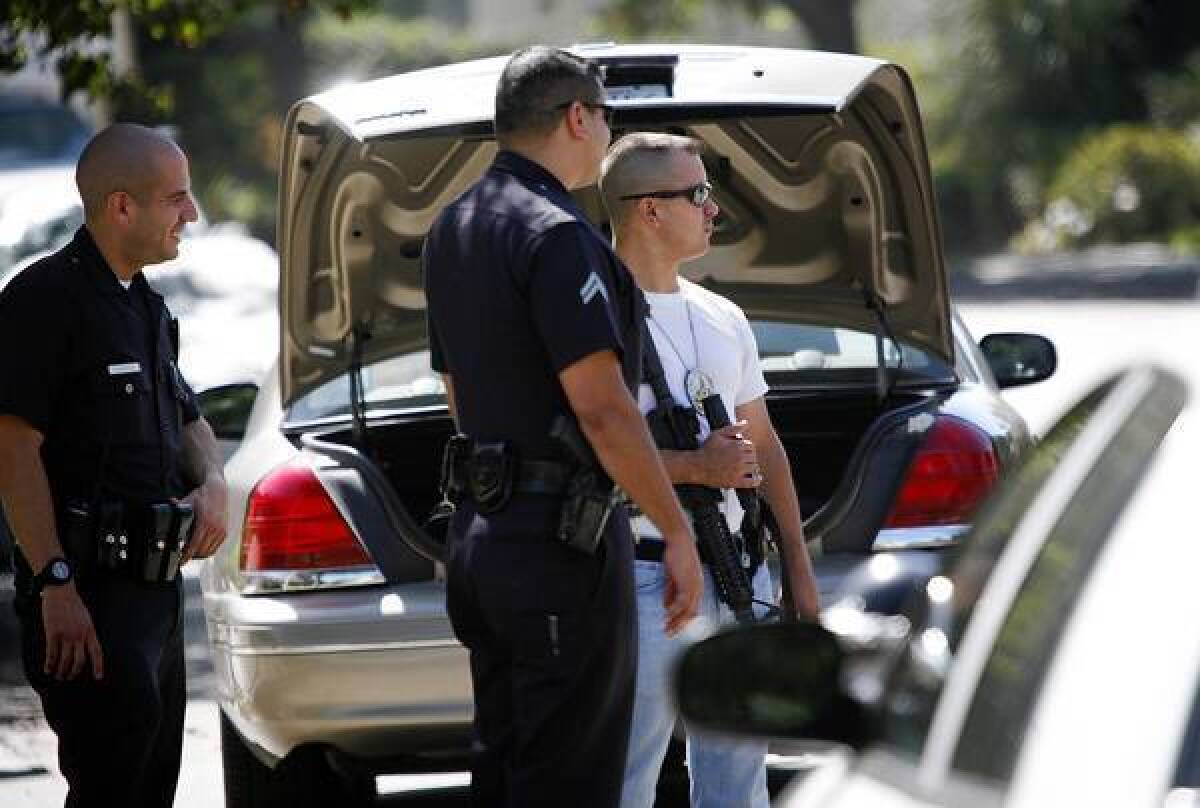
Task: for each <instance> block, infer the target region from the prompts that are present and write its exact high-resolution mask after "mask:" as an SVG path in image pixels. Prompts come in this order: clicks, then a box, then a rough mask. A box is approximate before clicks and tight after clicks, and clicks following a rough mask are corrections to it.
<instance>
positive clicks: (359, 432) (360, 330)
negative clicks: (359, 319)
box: [348, 323, 371, 457]
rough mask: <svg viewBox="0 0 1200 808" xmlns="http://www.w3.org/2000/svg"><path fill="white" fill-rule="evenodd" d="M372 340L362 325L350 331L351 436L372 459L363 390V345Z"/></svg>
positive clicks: (358, 324) (357, 324)
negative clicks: (368, 441)
mask: <svg viewBox="0 0 1200 808" xmlns="http://www.w3.org/2000/svg"><path fill="white" fill-rule="evenodd" d="M369 339H371V332H370V331H368V330H367V327H366V326H365V325H363V324H362V323H356V324H355V325H354V327H353V328H352V329H351V330H350V368H349V373H348V375H349V378H350V422H351V427H350V434H351V435H353V436H354V445H355V446H357V447H358V448H359V449H360V450H362V452H363V453H364V454H366V455H367V456H368V457H371V447H370V445H369V444H368V443H367V418H366V415H365V412H366V392H365V391H364V390H363V380H362V355H363V345H364V344H365V343H366V342H367V341H368V340H369Z"/></svg>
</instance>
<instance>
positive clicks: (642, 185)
mask: <svg viewBox="0 0 1200 808" xmlns="http://www.w3.org/2000/svg"><path fill="white" fill-rule="evenodd" d="M677 153H680V154H693V155H696V156H697V157H698V156H700V155H702V154H703V153H704V143H703V142H701V141H699V140H697V139H696V138H693V137H686V136H684V135H672V134H668V133H666V132H633V133H631V134H628V135H625V136H624V137H622V138H621V139H620V140H618V141H617V142H616V143H614V144H613V146H612V148H611V149H609V150H608V154H607V155H606V156H605V158H604V163H603V164H602V165H601V167H600V193H601V194H602V195H603V196H604V206H605V207H606V208H607V209H608V215H609V218H610V219H612V222H613V224H620V223H621V222H622V221H623V220H624V218H625V210H626V206H628V205H629V204H630V203H631V202H632V201H633V200H624V199H622V198H621V197H623V196H629V195H630V194H640V193H647V192H650V191H655V190H661V185H662V182H663V180H664V179H666V175H667V174H668V173H669V172H670V170H671V158H672V157H673V156H674V155H675V154H677Z"/></svg>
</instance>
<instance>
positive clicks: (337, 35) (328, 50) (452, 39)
mask: <svg viewBox="0 0 1200 808" xmlns="http://www.w3.org/2000/svg"><path fill="white" fill-rule="evenodd" d="M304 36H305V40H306V41H307V42H308V43H309V46H310V53H311V58H312V71H313V73H314V75H322V76H326V77H328V80H337V79H352V80H355V81H361V80H365V79H371V78H379V77H382V76H390V75H392V74H395V73H403V72H407V71H410V70H419V69H421V68H425V67H433V66H434V65H441V64H448V63H451V62H457V61H462V60H464V59H475V58H479V57H483V56H495V55H498V54H501V53H508V52H510V51H511V50H513V49H514V48H515V47H517V45H523V44H525V43H512V44H511V45H509V44H504V43H480V42H477V41H475V40H474V39H472V38H470V37H469V36H467V35H466V34H464V33H462V31H461V30H455V29H453V28H451V27H449V26H447V25H446V24H445V23H442V22H439V21H437V20H433V19H429V18H416V19H407V20H406V19H399V18H397V17H396V16H395V15H392V14H388V13H384V12H377V13H368V14H363V15H359V16H356V17H354V18H353V19H351V20H348V21H342V20H340V19H338V18H336V17H335V16H334V15H332V14H328V13H325V14H319V15H316V16H314V17H313V18H312V20H311V21H310V22H309V23H308V25H307V26H306V27H305V32H304Z"/></svg>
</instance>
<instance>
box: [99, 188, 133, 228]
mask: <svg viewBox="0 0 1200 808" xmlns="http://www.w3.org/2000/svg"><path fill="white" fill-rule="evenodd" d="M132 208H133V198H132V197H130V195H129V193H128V192H127V191H113V192H112V193H110V194H109V195H108V198H107V199H105V200H104V210H105V212H106V213H107V214H108V218H109V220H110V221H112V222H119V223H121V224H127V223H128V222H129V220H130V218H131V215H132Z"/></svg>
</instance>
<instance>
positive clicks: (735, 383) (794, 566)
mask: <svg viewBox="0 0 1200 808" xmlns="http://www.w3.org/2000/svg"><path fill="white" fill-rule="evenodd" d="M701 150H702V146H701V144H700V143H699V142H698V141H696V140H693V139H691V138H686V137H681V136H678V135H668V134H661V133H636V134H631V135H627V136H625V137H623V138H622V139H621V140H619V141H618V142H617V143H616V144H615V145H614V146H613V147H612V149H611V150H610V151H609V153H608V156H607V157H606V158H605V161H604V166H603V168H602V172H601V178H600V188H601V191H602V192H603V195H604V202H605V205H606V206H607V208H608V212H609V216H610V219H611V222H612V227H613V241H614V246H615V249H616V251H617V254H618V255H619V256H620V257H621V260H622V261H624V262H625V264H626V265H627V266H628V267H629V269H630V271H631V272H632V273H633V276H634V278H636V279H637V282H638V285H639V286H640V287H641V288H642V291H643V292H644V293H645V295H646V301H647V303H648V304H649V315H648V325H649V332H650V334H651V335H652V337H653V339H654V344H655V347H656V348H657V350H658V355H659V357H660V359H661V360H662V366H663V371H664V373H665V376H666V380H667V385H668V387H669V389H670V391H671V394H672V397H673V398H674V399H675V401H676V403H677V404H680V405H685V406H690V405H691V402H690V399H689V395H688V390H687V387H688V379H689V377H690V378H691V380H692V383H693V384H694V383H695V381H696V380H697V379H698V378H706V379H707V380H708V381H709V382H711V385H712V387H713V388H714V389H715V391H716V392H717V393H719V394H720V396H721V398H722V400H723V401H724V404H725V409H726V411H727V412H729V413H731V414H732V416H733V421H734V423H733V424H732V425H731V426H727V427H725V428H723V429H718V430H716V431H715V432H711V431H710V429H709V427H708V424H707V422H706V420H705V419H704V417H703V415H701V418H700V424H701V434H700V441H701V445H700V448H699V449H696V450H694V451H673V450H668V449H662V450H660V451H661V452H662V456H663V460H664V463H665V465H666V467H667V471H668V473H669V474H670V476H671V479H672V482H674V483H677V484H678V483H696V484H700V485H705V486H709V487H711V488H720V489H724V503H723V505H722V508H721V509H722V511H723V512H724V514H725V517H726V520H727V521H728V523H729V529H730V531H731V532H736V531H737V530H738V529H739V528H740V527H741V521H742V508H741V506H740V504H739V503H738V499H737V496H736V494H735V492H734V490H733V489H735V488H749V487H758V488H759V489H760V492H761V493H762V495H763V497H764V499H765V500H766V502H767V504H768V505H769V506H770V507H771V510H772V511H773V512H774V514H775V517H776V520H777V521H778V524H779V530H780V533H781V534H782V535H781V536H780V537H779V538H780V541H781V542H783V544H784V548H785V551H786V552H785V553H784V557H785V559H786V561H787V569H786V570H785V571H784V573H785V574H786V575H787V576H788V580H789V583H790V584H791V590H792V592H793V595H794V599H795V609H796V612H797V616H799V617H801V618H805V619H814V618H815V617H816V614H817V589H816V583H815V581H814V579H813V574H812V566H811V564H810V562H809V557H808V550H807V547H806V546H805V543H804V529H803V527H802V522H801V516H800V507H799V504H798V503H797V500H796V490H795V486H794V484H793V482H792V474H791V467H790V465H789V463H788V459H787V455H786V454H785V453H784V450H783V445H782V443H780V440H779V437H778V435H777V434H776V433H775V428H774V427H773V426H772V424H771V420H770V416H769V415H768V413H767V408H766V404H765V402H764V399H763V395H764V394H765V393H766V392H767V383H766V380H765V379H764V378H763V374H762V369H761V367H760V366H759V361H758V347H757V344H756V343H755V340H754V334H753V332H752V331H751V330H750V324H749V322H748V321H747V320H746V315H745V314H744V313H743V312H742V310H741V309H740V308H739V307H738V306H737V305H736V304H734V303H732V302H731V301H729V300H726V299H725V298H723V297H721V296H719V295H716V294H714V293H712V292H710V291H708V290H707V289H704V288H703V287H701V286H698V285H697V284H694V283H691V282H690V281H688V280H686V279H684V278H681V277H680V275H679V266H680V264H681V263H683V262H684V261H689V260H692V259H694V258H697V257H699V256H701V255H703V254H704V253H706V252H707V251H708V246H709V237H710V236H711V234H712V229H713V220H714V219H715V218H716V215H717V210H718V209H717V205H716V203H715V202H714V201H713V199H712V195H711V187H710V186H709V184H708V181H707V175H706V173H705V170H704V164H703V162H701V160H700V153H701ZM638 403H639V405H640V407H641V409H642V412H643V413H648V412H650V411H651V410H652V409H653V408H654V407H655V397H654V394H653V391H652V390H651V388H650V386H649V385H648V384H645V383H643V384H642V386H641V389H640V391H639V396H638ZM633 529H634V533H635V535H637V536H638V539H639V541H638V551H637V556H638V561H637V562H636V565H637V566H636V570H635V577H636V582H637V600H638V664H637V691H636V696H635V701H634V716H633V729H632V732H631V734H630V743H629V751H628V757H627V759H626V765H625V783H624V788H623V792H622V796H621V805H622V808H649V806H652V805H653V804H654V796H655V788H656V783H657V781H658V774H659V769H660V768H661V766H662V761H663V757H664V755H665V754H666V750H667V745H668V743H669V741H670V736H671V732H672V730H673V728H674V726H675V720H676V716H675V713H674V710H673V709H672V700H671V697H670V694H669V692H668V688H669V675H668V674H669V669H670V665H671V663H672V661H673V660H674V658H675V656H676V655H677V654H678V653H679V652H680V651H681V650H682V649H683V648H684V647H685V646H686V644H687V643H688V642H689V641H691V640H693V639H694V638H695V635H696V633H703V632H705V631H709V630H712V629H713V628H715V627H716V626H717V625H719V624H722V623H727V622H730V621H732V620H733V615H732V613H731V612H730V611H729V608H728V607H727V606H725V605H724V604H722V603H720V602H719V601H718V600H717V595H716V590H715V587H714V585H713V581H712V576H711V573H710V571H709V570H708V568H707V566H706V567H705V593H704V597H703V600H702V602H701V605H700V609H699V614H698V617H697V619H696V620H695V621H694V623H693V626H692V627H691V630H690V631H685V632H683V633H682V634H681V635H679V636H675V637H670V636H668V635H667V634H666V633H665V632H664V630H663V621H662V614H663V608H664V607H663V599H664V595H665V587H666V578H665V575H664V573H663V570H662V564H661V563H660V562H659V561H656V560H654V559H655V556H656V552H655V551H656V550H658V549H660V548H661V541H662V540H661V538H660V536H659V532H658V530H657V529H656V528H655V526H654V524H653V523H652V522H650V520H648V519H646V518H645V517H644V516H643V517H639V518H638V519H636V520H635V521H634V523H633ZM753 588H754V597H755V600H756V601H760V602H761V603H762V604H763V605H762V606H758V607H756V609H757V610H758V611H759V613H760V614H761V613H762V611H763V610H764V609H765V604H767V603H770V602H771V600H772V599H773V597H774V590H773V586H772V583H771V579H770V574H769V573H768V572H767V568H766V564H762V563H760V564H759V565H758V567H757V569H756V570H754V571H753ZM689 633H690V634H691V636H690V637H689V636H688V635H689ZM766 751H767V750H766V744H765V743H760V742H756V741H735V740H730V739H728V738H722V737H714V736H712V735H708V734H705V733H703V732H698V731H692V730H691V729H689V730H688V752H687V754H688V771H689V773H690V776H691V801H692V805H693V806H696V808H700V806H730V805H738V806H766V805H767V803H768V795H767V780H766V769H765V765H764V761H765V756H766Z"/></svg>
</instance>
